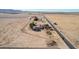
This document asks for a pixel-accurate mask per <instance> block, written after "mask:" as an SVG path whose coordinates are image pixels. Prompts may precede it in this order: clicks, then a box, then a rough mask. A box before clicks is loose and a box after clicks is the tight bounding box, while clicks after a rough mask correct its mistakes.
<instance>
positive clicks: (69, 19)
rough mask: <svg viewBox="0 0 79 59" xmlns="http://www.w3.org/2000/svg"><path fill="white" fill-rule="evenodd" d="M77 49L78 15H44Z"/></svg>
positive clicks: (78, 39) (78, 36) (78, 40)
mask: <svg viewBox="0 0 79 59" xmlns="http://www.w3.org/2000/svg"><path fill="white" fill-rule="evenodd" d="M45 16H46V17H47V18H49V19H50V21H51V22H52V20H53V22H56V23H57V26H58V27H59V29H60V30H61V31H63V33H64V34H65V35H66V36H67V37H68V38H69V40H70V41H71V42H72V44H74V45H75V46H76V47H77V48H79V14H47V15H45Z"/></svg>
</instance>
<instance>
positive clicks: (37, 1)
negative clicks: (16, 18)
mask: <svg viewBox="0 0 79 59" xmlns="http://www.w3.org/2000/svg"><path fill="white" fill-rule="evenodd" d="M78 4H79V1H78V0H0V8H1V9H7V8H9V9H64V8H66V9H67V8H69V9H72V8H79V5H78Z"/></svg>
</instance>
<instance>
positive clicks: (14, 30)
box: [0, 13, 79, 48]
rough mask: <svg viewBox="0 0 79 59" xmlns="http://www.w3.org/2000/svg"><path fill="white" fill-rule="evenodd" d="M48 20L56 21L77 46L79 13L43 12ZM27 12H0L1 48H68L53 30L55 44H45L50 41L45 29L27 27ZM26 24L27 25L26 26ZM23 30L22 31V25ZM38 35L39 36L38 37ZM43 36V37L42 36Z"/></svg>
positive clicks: (78, 39)
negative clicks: (38, 31)
mask: <svg viewBox="0 0 79 59" xmlns="http://www.w3.org/2000/svg"><path fill="white" fill-rule="evenodd" d="M44 15H45V16H46V17H47V18H48V19H50V21H51V22H52V20H53V21H54V22H56V23H57V24H58V25H57V26H58V27H59V28H60V30H62V31H63V32H64V34H65V35H66V36H67V37H68V38H69V39H70V41H71V42H72V43H73V44H74V45H75V46H76V47H77V48H79V47H78V46H79V45H78V44H79V43H78V41H79V30H78V29H79V20H78V19H79V15H72V14H69V15H68V14H44ZM29 16H31V15H29V14H27V13H24V14H3V13H0V47H3V48H10V47H11V48H68V46H67V45H66V44H65V43H64V42H63V41H62V39H61V37H60V36H59V35H58V34H57V33H56V32H55V31H53V32H52V33H53V38H52V39H51V40H55V41H56V43H57V45H55V46H51V47H49V46H47V42H48V41H50V38H49V36H47V35H46V34H45V31H41V32H40V33H37V32H33V31H32V30H30V29H29V25H28V24H29ZM26 24H27V26H26ZM24 26H26V27H25V28H24V32H23V31H22V29H23V27H24ZM38 36H39V37H38ZM42 37H43V38H42Z"/></svg>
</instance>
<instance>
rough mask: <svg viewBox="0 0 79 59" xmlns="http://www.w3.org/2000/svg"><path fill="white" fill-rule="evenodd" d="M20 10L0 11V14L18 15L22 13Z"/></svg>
mask: <svg viewBox="0 0 79 59" xmlns="http://www.w3.org/2000/svg"><path fill="white" fill-rule="evenodd" d="M22 12H23V11H21V10H13V9H0V13H11V14H18V13H22Z"/></svg>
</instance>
